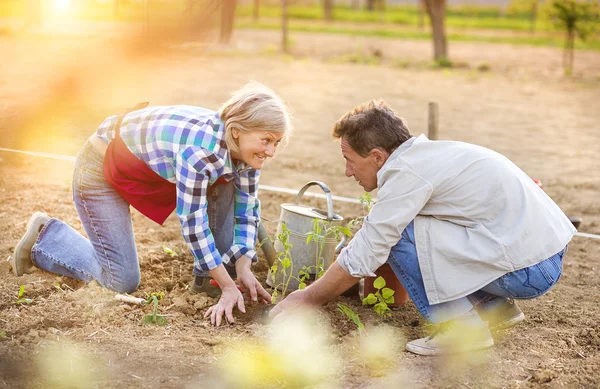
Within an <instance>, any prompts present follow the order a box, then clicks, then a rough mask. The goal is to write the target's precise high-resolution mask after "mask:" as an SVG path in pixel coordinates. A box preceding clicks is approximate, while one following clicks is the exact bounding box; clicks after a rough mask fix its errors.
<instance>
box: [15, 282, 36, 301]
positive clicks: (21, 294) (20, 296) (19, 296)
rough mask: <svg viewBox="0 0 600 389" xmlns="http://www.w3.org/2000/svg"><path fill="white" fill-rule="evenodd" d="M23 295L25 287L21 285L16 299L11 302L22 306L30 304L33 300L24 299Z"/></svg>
mask: <svg viewBox="0 0 600 389" xmlns="http://www.w3.org/2000/svg"><path fill="white" fill-rule="evenodd" d="M23 294H25V285H21V287H20V288H19V293H18V294H17V299H16V300H15V301H13V302H12V304H15V305H23V304H31V303H32V302H33V299H28V298H24V297H23Z"/></svg>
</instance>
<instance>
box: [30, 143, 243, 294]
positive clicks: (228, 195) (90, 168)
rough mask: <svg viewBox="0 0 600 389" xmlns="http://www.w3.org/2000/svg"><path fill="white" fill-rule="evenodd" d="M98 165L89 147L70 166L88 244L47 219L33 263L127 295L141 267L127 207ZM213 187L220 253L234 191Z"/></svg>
mask: <svg viewBox="0 0 600 389" xmlns="http://www.w3.org/2000/svg"><path fill="white" fill-rule="evenodd" d="M102 162H103V157H102V155H100V154H99V153H98V152H97V151H96V150H94V148H93V147H92V146H91V145H90V144H89V143H86V144H85V146H84V147H83V149H82V151H81V152H80V153H79V155H78V156H77V160H76V161H75V169H74V173H73V200H74V202H75V208H76V209H77V213H78V214H79V218H80V219H81V223H82V225H83V228H84V230H85V233H86V235H87V236H88V238H85V237H84V236H82V235H81V234H80V233H79V232H77V231H76V230H75V229H73V228H72V227H71V226H69V225H68V224H66V223H65V222H63V221H61V220H58V219H55V218H52V219H51V220H50V221H49V222H48V223H46V225H45V226H44V228H43V229H42V231H41V232H40V235H39V236H38V239H37V241H36V243H35V245H34V246H33V249H32V260H33V263H34V264H35V266H36V267H38V268H40V269H42V270H46V271H49V272H51V273H55V274H60V275H64V276H67V277H71V278H75V279H79V280H84V281H91V280H96V281H98V282H99V283H100V284H101V285H102V286H104V287H107V288H110V289H113V290H115V291H118V292H124V293H130V292H133V291H134V290H136V289H137V287H138V285H139V283H140V265H139V263H138V256H137V250H136V247H135V238H134V234H133V224H132V221H131V213H130V210H129V203H128V202H127V201H125V200H124V199H123V198H122V197H121V196H120V195H119V194H118V193H117V192H116V191H115V190H114V189H113V188H112V187H111V186H110V184H109V183H108V182H107V181H106V179H105V178H104V174H103V172H102ZM215 187H218V188H213V187H211V188H210V189H209V194H208V215H209V224H210V227H211V230H212V231H213V235H214V238H215V243H216V245H217V248H218V249H219V251H220V252H221V253H224V252H226V251H227V250H228V249H229V248H230V247H231V244H232V242H233V201H234V200H233V199H234V197H233V196H234V187H233V183H232V182H230V183H228V184H223V185H216V186H215ZM215 191H218V192H217V193H215ZM213 227H214V228H213ZM215 232H216V233H215ZM194 271H195V272H196V269H195V268H194Z"/></svg>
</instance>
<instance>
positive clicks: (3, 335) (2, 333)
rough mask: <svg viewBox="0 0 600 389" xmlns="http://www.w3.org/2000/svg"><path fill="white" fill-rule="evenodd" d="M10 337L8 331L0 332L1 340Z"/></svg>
mask: <svg viewBox="0 0 600 389" xmlns="http://www.w3.org/2000/svg"><path fill="white" fill-rule="evenodd" d="M6 338H8V335H6V331H0V339H6Z"/></svg>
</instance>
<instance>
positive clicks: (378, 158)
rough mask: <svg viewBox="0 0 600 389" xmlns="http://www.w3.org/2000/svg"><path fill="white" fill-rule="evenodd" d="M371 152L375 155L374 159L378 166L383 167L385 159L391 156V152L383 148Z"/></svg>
mask: <svg viewBox="0 0 600 389" xmlns="http://www.w3.org/2000/svg"><path fill="white" fill-rule="evenodd" d="M369 154H371V156H372V157H373V160H374V161H375V164H376V165H377V167H378V168H380V167H382V166H383V164H384V163H385V161H387V159H388V157H389V156H390V154H389V153H388V152H387V151H385V150H382V149H372V150H371V151H370V153H369Z"/></svg>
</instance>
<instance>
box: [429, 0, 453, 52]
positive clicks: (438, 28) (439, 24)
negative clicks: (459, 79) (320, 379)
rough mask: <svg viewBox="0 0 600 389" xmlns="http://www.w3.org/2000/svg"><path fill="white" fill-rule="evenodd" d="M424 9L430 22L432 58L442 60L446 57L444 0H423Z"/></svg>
mask: <svg viewBox="0 0 600 389" xmlns="http://www.w3.org/2000/svg"><path fill="white" fill-rule="evenodd" d="M424 2H425V9H426V10H427V14H428V15H429V20H430V22H431V30H432V35H433V59H434V60H435V61H443V60H445V59H447V58H448V41H447V39H446V24H445V23H446V0H424Z"/></svg>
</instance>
